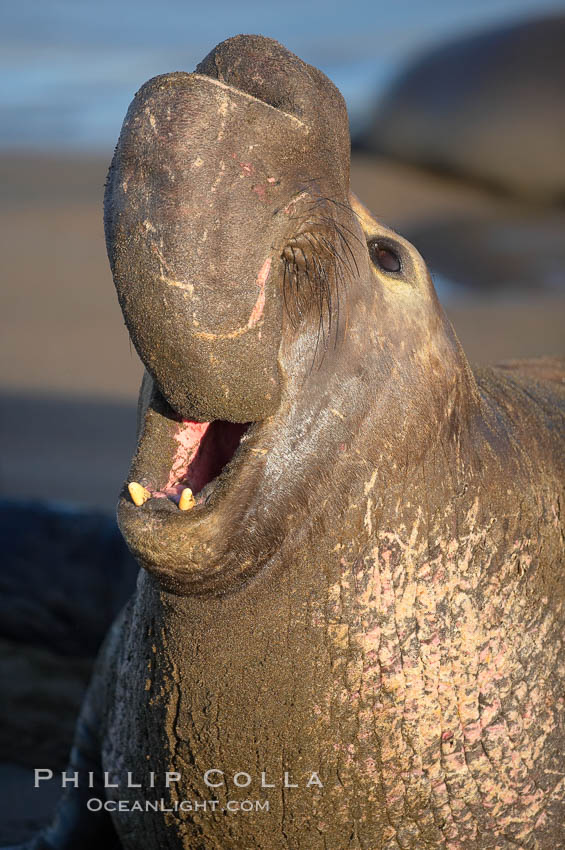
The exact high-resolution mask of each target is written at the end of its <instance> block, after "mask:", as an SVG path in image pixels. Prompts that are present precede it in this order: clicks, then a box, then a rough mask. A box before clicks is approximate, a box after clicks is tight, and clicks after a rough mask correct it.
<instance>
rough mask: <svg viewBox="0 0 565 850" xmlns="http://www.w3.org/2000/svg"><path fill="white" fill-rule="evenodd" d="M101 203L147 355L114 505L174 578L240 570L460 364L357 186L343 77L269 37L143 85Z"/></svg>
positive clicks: (438, 403)
mask: <svg viewBox="0 0 565 850" xmlns="http://www.w3.org/2000/svg"><path fill="white" fill-rule="evenodd" d="M104 218H105V232H106V240H107V248H108V255H109V259H110V264H111V268H112V273H113V276H114V281H115V284H116V288H117V292H118V297H119V301H120V305H121V308H122V311H123V314H124V317H125V321H126V324H127V327H128V330H129V332H130V335H131V338H132V340H133V343H134V345H135V347H136V349H137V352H138V354H139V356H140V358H141V360H142V361H143V363H144V365H145V367H146V377H145V379H144V384H143V387H142V393H141V398H140V411H139V413H140V425H139V431H140V434H139V444H138V449H137V453H136V456H135V458H134V461H133V465H132V468H131V471H130V481H133V482H135V488H138V491H137V494H136V492H134V491H132V488H131V487H130V491H129V492H130V493H132V492H133V497H134V501H135V502H137V504H134V503H133V502H132V499H131V498H130V495H129V494H128V491H127V489H125V488H124V491H123V492H122V495H121V497H120V503H119V509H118V517H119V522H120V527H121V529H122V531H123V533H124V536H125V538H126V540H127V542H128V545H129V546H130V548H131V549H132V551H133V552H134V554H135V555H136V557H137V558H138V560H139V561H140V563H141V564H142V565H143V566H144V567H145V568H146V569H147V570H149V571H150V572H152V573H153V574H154V575H156V576H157V577H158V579H159V581H160V583H161V585H162V586H163V587H165V588H166V589H167V590H170V591H173V592H175V593H179V594H188V593H204V592H210V591H213V592H221V591H225V590H226V589H228V588H233V587H235V586H238V585H240V584H241V583H242V582H244V581H247V580H248V579H249V577H250V576H251V575H252V574H254V573H256V572H257V571H258V570H259V569H260V568H261V567H262V566H264V565H265V564H266V563H267V562H268V561H269V560H270V559H272V558H274V557H275V556H276V553H277V550H278V548H279V546H280V543H281V541H282V540H283V539H285V538H288V536H289V535H292V534H295V533H296V534H298V531H299V528H300V526H301V517H303V516H304V515H306V514H307V513H312V512H313V511H314V512H315V511H316V510H317V509H319V508H320V506H321V504H322V501H321V493H322V492H324V488H326V489H325V492H326V497H327V494H328V488H329V492H330V493H331V495H330V503H331V501H332V500H335V501H336V502H338V501H339V500H340V499H341V500H343V498H344V494H346V493H347V489H348V486H349V482H350V481H351V480H352V476H353V477H354V475H355V471H354V469H353V468H352V466H351V463H349V464H348V463H347V462H346V458H348V457H349V451H348V447H350V446H351V445H352V440H353V439H354V437H355V435H356V433H357V430H358V428H359V427H360V424H361V423H362V422H364V421H366V420H368V419H370V418H371V417H373V418H374V419H375V427H376V428H377V431H376V432H375V433H377V432H378V435H379V439H380V440H381V443H383V441H384V444H386V445H388V446H389V451H390V452H394V451H395V447H396V446H397V444H398V431H399V428H400V429H401V430H402V433H403V444H402V447H401V448H400V449H399V451H402V452H406V451H412V450H414V451H416V450H417V448H416V447H417V446H418V445H420V443H421V439H422V435H424V436H425V434H426V433H428V431H430V432H434V429H436V430H437V423H436V420H437V419H438V418H441V419H442V421H443V419H444V418H445V409H444V406H443V405H444V401H445V399H448V404H449V405H453V404H454V399H455V397H456V396H457V394H458V388H459V387H460V385H461V384H462V381H463V379H464V377H465V375H467V376H468V374H469V373H468V369H467V367H466V361H465V360H464V357H463V355H462V353H461V351H460V348H459V345H458V343H457V341H456V339H455V337H454V335H453V332H452V330H451V328H450V326H449V324H448V322H447V320H446V319H445V317H444V315H443V312H442V311H441V308H440V307H439V304H438V302H437V298H436V296H435V292H434V289H433V286H432V284H431V280H430V278H429V275H428V272H427V269H426V266H425V264H424V262H423V261H422V259H421V257H420V256H419V255H418V253H417V252H416V251H415V249H414V248H413V247H412V246H411V245H409V243H407V242H405V241H404V240H402V239H401V238H400V237H398V236H397V235H396V234H394V233H392V232H391V231H389V230H387V229H386V228H385V227H384V226H383V225H381V224H380V223H379V222H377V221H376V220H375V219H373V218H372V217H371V216H370V214H369V213H368V211H367V210H365V209H364V207H363V206H362V205H361V204H360V203H359V202H358V201H357V200H356V199H355V198H354V197H353V196H351V195H350V191H349V129H348V120H347V112H346V108H345V104H344V102H343V99H342V97H341V95H340V93H339V92H338V90H337V89H336V88H335V86H334V85H333V84H332V83H331V82H330V81H329V80H328V79H327V78H326V77H325V76H324V75H323V74H322V73H321V72H320V71H318V70H317V69H315V68H313V67H312V66H310V65H307V64H306V63H304V62H302V61H301V60H300V59H298V58H297V57H296V56H294V55H293V54H292V53H290V52H289V51H288V50H286V49H285V48H284V47H282V46H281V45H280V44H278V43H277V42H275V41H272V40H270V39H267V38H263V37H260V36H237V37H235V38H232V39H229V40H228V41H226V42H223V43H222V44H220V45H219V46H218V47H216V48H215V49H214V50H213V51H212V52H211V53H210V54H209V55H208V56H207V57H206V58H205V59H204V60H203V62H202V63H201V64H200V65H199V66H198V67H197V69H196V71H195V72H194V73H191V74H189V73H181V72H177V73H171V74H166V75H163V76H159V77H156V78H154V79H152V80H150V81H149V82H147V83H146V84H145V85H144V86H143V87H142V88H141V89H140V91H139V92H138V93H137V95H136V96H135V98H134V100H133V102H132V104H131V106H130V108H129V110H128V113H127V116H126V118H125V121H124V125H123V128H122V132H121V135H120V139H119V141H118V145H117V147H116V152H115V155H114V159H113V162H112V165H111V168H110V172H109V177H108V182H107V188H106V196H105V217H104ZM430 380H433V392H432V393H430V392H429V391H428V389H427V388H426V385H427V383H428V382H429V381H430ZM463 382H464V381H463ZM453 427H456V426H455V425H454V426H453ZM412 432H414V435H417V437H416V436H414V439H412V440H411V435H412ZM387 441H388V443H387ZM407 446H410V448H408V449H407ZM187 494H188V497H187ZM326 501H327V498H326ZM178 504H180V506H181V508H190V510H182V509H181V510H179V507H178ZM325 510H326V511H331V510H333V508H332V507H331V504H328V505H327V506H326V508H325ZM336 510H337V508H336Z"/></svg>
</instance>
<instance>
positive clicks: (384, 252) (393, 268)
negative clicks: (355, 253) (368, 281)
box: [369, 239, 402, 274]
mask: <svg viewBox="0 0 565 850" xmlns="http://www.w3.org/2000/svg"><path fill="white" fill-rule="evenodd" d="M369 255H370V257H371V260H372V261H373V263H374V264H375V266H377V267H378V268H379V269H382V271H383V272H388V273H389V274H395V273H396V272H399V271H400V270H401V269H402V262H401V260H400V256H399V255H398V254H397V253H396V251H395V250H394V249H393V248H391V246H390V245H386V244H385V243H383V242H379V241H378V240H377V239H374V240H373V241H372V242H369Z"/></svg>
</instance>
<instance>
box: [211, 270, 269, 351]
mask: <svg viewBox="0 0 565 850" xmlns="http://www.w3.org/2000/svg"><path fill="white" fill-rule="evenodd" d="M270 271H271V258H270V257H267V259H266V260H265V262H264V263H263V265H262V266H261V271H260V272H259V274H258V275H257V280H256V281H255V283H256V284H257V286H258V287H259V295H258V296H257V301H256V302H255V306H254V307H253V310H252V311H251V313H250V315H249V319H248V320H247V324H246V325H244V326H243V327H241V328H236V329H235V330H233V331H227V332H226V333H212V331H197V332H196V334H195V336H197V337H199V339H235V338H236V337H238V336H241V335H242V334H244V333H247V331H249V330H251V329H252V328H254V327H255V325H256V324H257V322H258V321H259V320H260V319H261V318H262V316H263V311H264V309H265V284H266V283H267V279H268V277H269V272H270Z"/></svg>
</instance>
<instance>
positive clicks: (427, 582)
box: [35, 36, 565, 850]
mask: <svg viewBox="0 0 565 850" xmlns="http://www.w3.org/2000/svg"><path fill="white" fill-rule="evenodd" d="M105 223H106V235H107V243H108V252H109V257H110V262H111V266H112V270H113V274H114V279H115V283H116V287H117V290H118V295H119V298H120V304H121V306H122V310H123V312H124V316H125V320H126V323H127V326H128V328H129V331H130V333H131V337H132V340H133V342H134V344H135V346H136V348H137V351H138V352H139V355H140V357H141V358H142V360H143V362H144V363H145V366H146V368H147V375H146V378H145V380H144V383H143V387H142V391H141V396H140V406H139V443H138V448H137V453H136V455H135V458H134V460H133V464H132V467H131V471H130V475H129V478H128V482H127V483H126V486H124V490H123V492H122V495H121V497H120V502H119V508H118V515H119V522H120V527H121V529H122V532H123V534H124V536H125V538H126V540H127V542H128V545H129V546H130V548H131V550H132V551H133V552H134V554H135V556H136V557H137V559H138V560H139V563H140V564H141V566H142V567H143V568H144V569H143V570H142V571H141V573H140V577H139V582H138V588H137V592H136V594H135V597H134V598H133V599H132V600H131V603H130V604H129V605H128V607H127V608H126V610H125V611H124V613H123V615H122V617H121V619H120V620H119V621H118V622H117V623H116V625H115V627H114V629H113V631H112V632H111V634H110V636H109V638H108V640H107V642H106V646H105V649H104V650H103V652H102V654H101V656H100V658H99V662H98V668H97V673H96V675H95V677H94V679H93V682H92V685H91V689H90V692H89V696H88V698H87V700H86V702H85V706H84V709H83V713H82V716H81V720H80V723H79V726H78V732H77V739H76V747H75V749H74V751H73V755H72V758H71V767H70V768H69V771H72V770H77V771H80V776H81V778H82V777H83V776H85V772H87V771H88V770H92V771H95V775H94V782H95V786H96V787H94V788H89V787H88V782H87V780H84V779H82V781H81V783H80V785H79V787H78V788H74V787H71V788H69V789H67V793H66V797H65V799H64V802H63V805H62V806H61V809H60V813H59V819H58V823H57V825H56V826H55V827H54V828H53V829H52V830H51V831H50V832H49V833H48V834H47V835H46V836H44V837H43V838H41V839H39V840H38V842H37V843H36V845H35V846H37V847H39V846H41V847H53V848H57V850H61V848H71V847H73V848H74V847H81V848H83V850H85V848H90V847H93V848H94V847H96V848H99V847H105V848H109V847H113V846H116V847H119V846H121V847H124V848H127V850H139V848H143V850H161V849H162V848H170V849H171V850H176V848H194V850H196V848H198V850H200V849H201V848H202V849H203V848H206V850H208V848H209V849H210V850H212V848H214V850H231V848H233V850H239V848H245V850H251V848H262V850H283V848H292V850H299V849H301V848H304V850H318V848H319V850H323V848H328V850H329V848H331V850H342V848H343V850H345V848H363V850H393V848H394V850H397V848H417V849H418V850H422V848H430V850H431V848H449V850H463V848H464V850H471V848H473V850H475V849H476V850H491V849H492V850H494V848H497V850H510V848H512V850H515V848H517V847H527V848H534V847H535V848H539V850H555V849H556V848H559V847H563V846H564V843H563V835H564V833H563V821H564V814H565V807H564V801H565V756H564V751H565V746H564V745H565V736H564V729H563V720H564V683H565V662H564V658H563V654H562V638H563V623H564V610H563V605H564V578H563V554H562V553H563V548H562V547H563V490H562V485H563V480H564V478H565V476H564V471H565V470H564V465H565V464H564V457H563V448H562V446H563V443H562V432H563V403H564V393H563V384H562V376H563V370H562V368H561V366H560V365H559V364H557V363H554V362H551V361H547V362H545V363H541V364H539V363H538V364H527V363H526V364H511V365H510V366H508V367H507V368H505V369H485V370H481V371H473V370H471V368H470V367H469V365H468V363H467V360H466V358H465V355H464V353H463V351H462V350H461V348H460V346H459V343H458V341H457V339H456V337H455V334H454V332H453V330H452V328H451V326H450V324H449V322H448V321H447V319H446V317H445V315H444V313H443V311H442V308H441V306H440V304H439V303H438V300H437V297H436V295H435V292H434V288H433V285H432V283H431V280H430V276H429V274H428V271H427V268H426V266H425V264H424V262H423V260H422V258H421V257H420V256H419V254H418V252H417V251H416V250H415V249H414V248H413V246H412V245H410V244H409V243H407V242H406V241H405V240H404V239H402V237H400V236H398V235H397V234H396V233H394V232H392V231H390V230H389V229H387V228H386V227H385V225H383V224H382V223H381V222H380V221H378V220H377V219H375V218H373V217H372V216H371V214H370V213H369V212H368V211H367V210H366V209H365V208H364V207H363V206H362V204H361V203H360V202H359V201H358V200H357V199H356V198H355V197H353V196H352V195H350V193H349V136H348V124H347V115H346V110H345V106H344V103H343V100H342V98H341V96H340V94H339V93H338V91H337V90H336V89H335V88H334V86H333V85H332V84H331V83H330V82H329V80H328V79H326V77H324V75H323V74H321V73H320V72H319V71H317V70H316V69H314V68H312V67H310V66H308V65H306V64H304V63H303V62H301V61H300V60H299V59H298V58H297V57H295V56H294V55H292V54H291V53H289V52H288V51H287V50H285V49H284V48H283V47H282V46H281V45H279V44H277V43H276V42H274V41H271V40H269V39H265V38H261V37H258V36H238V37H236V38H234V39H230V40H228V41H226V42H224V43H223V44H221V45H219V46H218V47H217V48H215V50H213V51H212V53H211V54H210V55H209V56H208V57H207V58H206V59H205V60H204V61H203V62H202V63H201V64H200V65H199V66H198V68H197V70H196V72H195V73H194V74H186V73H175V74H168V75H165V76H162V77H157V78H155V79H153V80H150V81H149V82H148V83H146V84H145V85H144V86H143V87H142V89H141V90H140V91H139V93H138V94H137V95H136V97H135V99H134V101H133V103H132V105H131V107H130V109H129V111H128V114H127V117H126V119H125V122H124V126H123V130H122V134H121V136H120V140H119V143H118V146H117V149H116V153H115V156H114V160H113V163H112V167H111V170H110V175H109V179H108V185H107V192H106V201H105ZM560 441H561V442H560ZM560 446H561V448H560ZM132 484H135V485H139V488H140V489H136V487H133V491H134V492H133V493H132V494H131V495H132V496H134V494H135V493H137V496H138V497H139V498H136V499H133V498H131V497H130V493H129V492H128V485H132ZM130 490H131V488H130ZM186 490H189V491H190V493H189V494H185V491H186ZM183 494H185V495H184V496H183ZM181 499H183V503H182V504H181V508H182V507H184V509H179V506H178V504H177V502H179V501H180V500H181ZM136 502H139V504H137V503H136ZM209 771H212V773H210V772H209ZM128 773H129V774H130V775H129V776H128ZM104 774H106V781H104ZM167 774H169V775H168V776H167ZM171 776H172V777H173V778H172V779H171ZM210 779H211V780H212V787H211V785H210V783H209V782H208V784H207V780H210ZM248 779H249V781H248ZM167 780H169V781H167ZM108 784H110V785H113V786H117V787H106V788H104V787H103V786H104V785H108ZM137 785H141V786H142V787H141V788H139V787H132V786H137ZM167 786H168V787H167ZM106 798H107V799H108V800H109V806H108V808H110V809H112V808H113V811H112V812H111V813H110V814H107V813H105V812H104V811H102V812H98V813H95V812H93V811H90V812H89V811H88V808H87V801H89V800H92V799H98V800H101V801H103V800H104V799H106ZM119 800H122V801H124V800H125V801H127V805H128V807H129V808H127V807H125V806H124V807H123V810H122V811H119V810H118V805H117V801H119ZM155 800H161V801H163V803H164V806H163V807H162V808H164V809H165V810H161V811H157V812H156V811H148V812H145V811H141V810H143V809H144V808H146V807H147V801H150V802H152V801H155ZM213 800H217V801H218V804H217V805H215V806H212V805H211V803H210V805H208V806H207V807H204V808H203V807H202V806H201V807H200V808H198V807H197V806H195V805H194V803H195V801H200V802H203V801H208V802H210V801H213ZM183 801H188V802H189V803H191V805H192V811H190V810H188V807H187V806H185V807H184V808H185V810H184V811H183V810H182V805H181V804H182V802H183ZM229 801H236V803H237V801H239V802H240V803H241V802H242V801H250V802H251V804H252V805H253V806H255V805H256V801H259V803H260V804H261V805H262V806H264V803H265V802H267V803H268V810H267V808H265V807H263V808H261V809H259V810H257V809H256V808H255V809H254V810H253V811H242V810H241V809H240V810H239V811H228V810H227V809H228V802H229ZM90 807H91V808H92V805H91V806H90ZM232 808H233V806H232ZM112 836H114V837H112ZM112 842H115V845H114V844H113V843H112Z"/></svg>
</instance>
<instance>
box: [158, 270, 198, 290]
mask: <svg viewBox="0 0 565 850" xmlns="http://www.w3.org/2000/svg"><path fill="white" fill-rule="evenodd" d="M159 280H160V281H161V283H166V284H167V286H176V287H177V288H178V289H185V290H186V291H187V292H189V293H190V294H191V295H192V293H193V292H194V285H193V284H192V283H185V282H184V281H182V280H175V279H174V278H172V277H167V275H164V274H161V275H159Z"/></svg>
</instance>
